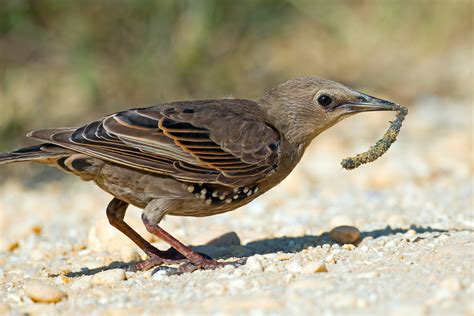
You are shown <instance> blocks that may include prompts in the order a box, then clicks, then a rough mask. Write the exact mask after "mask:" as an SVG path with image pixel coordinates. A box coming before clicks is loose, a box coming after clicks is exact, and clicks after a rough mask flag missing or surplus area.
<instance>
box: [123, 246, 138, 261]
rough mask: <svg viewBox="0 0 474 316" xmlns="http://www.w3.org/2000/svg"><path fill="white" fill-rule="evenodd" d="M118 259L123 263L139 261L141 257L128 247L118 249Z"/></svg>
mask: <svg viewBox="0 0 474 316" xmlns="http://www.w3.org/2000/svg"><path fill="white" fill-rule="evenodd" d="M120 257H121V258H122V261H123V262H125V263H129V262H136V261H140V259H141V257H140V254H139V253H138V251H137V250H136V249H135V248H133V247H130V246H123V247H122V248H120Z"/></svg>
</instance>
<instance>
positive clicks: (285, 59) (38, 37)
mask: <svg viewBox="0 0 474 316" xmlns="http://www.w3.org/2000/svg"><path fill="white" fill-rule="evenodd" d="M472 5H473V2H472V1H471V0H450V1H447V0H417V1H413V0H398V1H395V0H372V1H370V0H354V1H352V0H351V1H326V0H262V1H252V0H249V1H232V0H207V1H194V0H188V1H173V0H161V1H145V0H140V1H137V0H116V1H93V0H83V1H72V0H71V1H66V0H64V1H60V0H56V1H54V0H30V1H21V0H1V5H0V151H4V150H7V149H13V148H15V147H19V146H21V145H25V144H27V143H28V141H27V140H26V139H24V138H23V137H24V136H23V135H24V134H25V132H27V131H29V130H33V129H38V128H44V127H55V126H78V125H81V124H83V123H85V122H87V121H88V120H91V119H94V118H96V117H100V116H103V115H106V114H108V113H110V112H114V111H118V110H121V109H125V108H129V107H136V106H144V105H152V104H156V103H159V102H165V101H174V100H184V99H193V98H194V99H198V98H221V97H225V96H229V95H232V96H235V97H242V98H257V97H259V96H261V95H262V94H263V92H264V91H265V90H266V89H268V88H270V87H272V86H273V85H275V84H276V83H278V82H281V81H284V80H286V79H290V78H293V77H299V76H320V77H325V78H329V79H333V80H336V81H340V82H343V83H346V84H349V85H351V86H353V87H355V88H357V89H360V90H364V91H367V92H369V93H377V94H378V95H382V96H383V95H385V96H389V97H390V98H391V99H393V100H397V101H399V102H406V103H410V102H413V101H415V100H416V99H417V98H423V97H426V96H441V97H452V98H472V92H471V89H472V68H473V67H472V45H473V41H472V40H473V36H472V35H473V34H472V32H473V27H472V20H473V19H472V12H473V11H472Z"/></svg>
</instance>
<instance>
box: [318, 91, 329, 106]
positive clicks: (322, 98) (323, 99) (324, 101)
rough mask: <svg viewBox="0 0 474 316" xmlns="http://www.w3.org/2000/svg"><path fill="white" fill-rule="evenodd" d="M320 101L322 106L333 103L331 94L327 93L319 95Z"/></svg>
mask: <svg viewBox="0 0 474 316" xmlns="http://www.w3.org/2000/svg"><path fill="white" fill-rule="evenodd" d="M318 103H319V104H320V105H321V106H328V105H329V104H331V103H332V98H331V97H330V96H327V95H325V94H322V95H320V96H319V97H318Z"/></svg>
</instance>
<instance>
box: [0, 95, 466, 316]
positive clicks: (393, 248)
mask: <svg viewBox="0 0 474 316" xmlns="http://www.w3.org/2000/svg"><path fill="white" fill-rule="evenodd" d="M447 101H449V102H447ZM448 103H449V105H446V104H448ZM392 115H393V113H373V114H366V115H360V116H358V117H355V118H351V119H350V120H347V121H345V122H343V123H341V124H339V126H337V127H335V128H334V129H333V130H332V131H328V132H327V133H325V134H324V135H321V136H320V137H318V139H317V140H316V141H315V142H314V143H313V145H312V147H311V148H310V149H309V151H308V152H307V154H306V156H305V158H304V160H303V161H302V163H301V164H300V166H299V167H298V168H297V169H296V170H295V171H294V172H293V174H292V175H291V176H290V177H289V178H288V179H287V180H285V182H284V183H282V184H281V185H280V186H279V187H277V188H275V189H274V190H272V191H271V192H269V193H267V194H266V195H264V196H262V197H260V198H259V199H257V200H256V201H254V202H253V203H251V204H250V205H247V206H246V207H243V208H241V209H240V210H238V211H234V212H231V213H228V214H223V215H219V216H215V217H208V218H198V219H196V218H177V217H167V218H166V219H165V221H164V223H163V226H164V227H165V229H167V230H169V231H170V232H171V233H173V234H174V235H175V236H176V237H178V238H179V239H181V240H182V241H183V242H185V243H188V244H192V245H197V246H198V248H199V249H200V251H202V252H205V253H208V254H210V255H212V256H214V257H216V258H220V260H232V259H233V258H234V257H249V260H248V263H247V264H246V265H244V266H242V267H239V268H237V269H235V268H232V267H229V268H224V269H219V270H216V271H197V272H194V273H186V274H178V273H177V270H176V266H170V267H168V268H166V267H161V268H158V269H154V270H151V271H148V272H138V273H132V272H126V273H124V272H122V271H123V270H120V269H116V268H117V267H120V266H121V265H123V263H124V262H126V261H133V260H137V259H138V258H139V256H140V255H143V254H140V253H139V252H137V250H136V249H135V248H134V247H133V245H132V244H130V243H129V242H128V241H127V240H126V239H125V238H123V237H121V235H120V234H119V233H117V232H116V231H115V230H114V229H113V228H110V227H109V226H108V224H107V221H106V219H105V211H104V209H105V206H106V205H107V203H108V201H109V199H110V197H109V196H108V195H107V194H106V193H103V192H101V191H100V190H99V189H98V188H96V187H94V186H93V185H92V184H91V183H85V182H81V181H80V180H79V179H74V178H70V179H69V180H67V181H62V182H57V181H56V182H47V183H44V184H42V185H38V184H35V185H34V186H33V187H31V186H25V185H24V184H22V182H19V181H15V180H12V179H10V180H8V181H6V182H2V183H1V184H0V216H1V222H0V229H1V238H0V284H1V287H0V314H2V315H3V314H12V315H22V314H25V313H31V314H38V315H40V314H45V315H51V314H66V313H67V314H69V315H85V314H93V315H134V314H149V315H154V314H164V315H208V314H211V315H227V314H229V315H244V314H250V315H267V314H271V315H310V314H312V315H333V314H364V315H366V314H384V315H408V314H410V315H412V316H414V315H473V314H474V303H473V302H474V300H473V298H474V286H473V273H474V272H473V270H474V269H473V263H474V260H473V259H474V258H473V254H474V232H473V229H474V216H473V171H474V164H473V156H472V155H473V151H472V150H473V148H472V146H473V139H472V133H473V130H472V129H473V126H472V122H473V118H472V108H471V107H470V105H469V104H457V103H456V102H452V101H450V100H442V101H441V100H436V99H429V100H421V101H420V102H419V104H417V105H416V106H415V107H413V108H412V109H411V110H410V113H409V115H408V117H407V120H406V122H405V125H404V127H403V128H402V131H401V135H400V137H399V141H398V142H397V143H395V145H394V146H393V147H392V148H391V149H390V150H389V152H388V153H387V154H386V155H385V156H383V157H382V158H381V159H379V160H378V161H376V162H375V163H372V164H370V165H366V166H362V167H361V168H359V169H357V170H354V171H346V170H343V169H342V168H341V167H340V166H339V162H340V160H341V159H342V158H344V157H346V156H349V155H352V154H355V153H357V152H360V151H363V150H365V149H366V148H367V147H368V146H369V145H371V144H373V143H375V141H376V139H377V137H380V136H381V135H382V134H383V132H384V130H385V129H386V127H387V126H388V123H387V121H388V120H389V119H391V118H392ZM2 168H22V166H19V165H18V166H3V167H2ZM18 170H19V169H18ZM139 215H140V211H139V210H137V209H134V208H130V209H129V212H128V214H127V220H128V221H129V222H130V223H131V224H132V226H134V227H136V228H137V229H138V230H139V231H141V232H143V234H144V235H146V236H147V238H148V239H150V240H152V241H153V242H154V243H155V244H156V245H157V246H159V247H160V248H165V247H166V245H164V244H163V243H162V242H159V241H157V240H154V239H153V238H152V236H149V235H147V234H145V233H144V229H143V228H142V225H141V224H140V222H139ZM343 224H347V225H353V226H356V227H357V228H359V229H360V231H361V234H362V240H361V241H360V243H358V244H356V245H355V246H351V245H341V244H337V243H335V242H333V241H331V239H330V238H329V237H328V232H329V231H330V230H331V229H332V228H333V227H335V226H338V225H343ZM230 232H233V233H231V234H227V233H230ZM216 238H217V239H216ZM212 240H213V241H212ZM210 241H212V242H210ZM313 264H314V265H321V264H324V265H325V266H326V268H327V270H328V272H320V273H313V272H312V271H311V270H309V268H308V265H309V266H311V265H313ZM114 268H115V269H114ZM104 269H112V270H108V271H109V272H110V273H108V274H107V273H106V274H105V275H104V273H100V271H102V270H104ZM32 281H40V282H42V284H45V285H50V286H53V287H54V288H56V289H58V290H61V291H62V292H58V293H56V296H57V300H60V301H59V302H58V303H56V304H43V303H35V302H33V300H32V299H31V297H34V295H35V294H34V293H33V294H31V293H30V292H31V291H34V289H32V288H34V286H33V285H31V284H32V283H31V282H32ZM37 287H38V286H37ZM39 287H40V289H39V290H37V291H39V294H37V295H39V296H47V295H53V296H54V295H55V293H54V291H53V294H51V291H52V290H51V289H50V290H49V291H50V292H48V291H47V288H45V287H44V285H40V286H39ZM28 293H30V294H28ZM48 293H49V294H48ZM43 298H44V297H43Z"/></svg>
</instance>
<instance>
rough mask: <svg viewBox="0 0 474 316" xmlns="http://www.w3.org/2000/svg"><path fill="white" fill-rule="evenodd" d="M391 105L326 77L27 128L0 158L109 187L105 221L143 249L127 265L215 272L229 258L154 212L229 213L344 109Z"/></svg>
mask: <svg viewBox="0 0 474 316" xmlns="http://www.w3.org/2000/svg"><path fill="white" fill-rule="evenodd" d="M394 106H395V103H392V102H388V101H385V100H382V99H378V98H375V97H372V96H369V95H367V94H364V93H360V92H357V91H354V90H352V89H350V88H348V87H345V86H344V85H342V84H339V83H336V82H333V81H329V80H324V79H319V78H298V79H293V80H289V81H287V82H285V83H282V84H280V85H278V86H276V87H274V88H273V89H271V90H270V91H268V92H267V93H266V94H265V95H264V96H263V97H262V98H261V99H259V100H257V101H251V100H245V99H218V100H201V101H181V102H171V103H165V104H160V105H156V106H152V107H145V108H137V109H130V110H126V111H122V112H117V113H114V114H111V115H108V116H106V117H104V118H101V119H99V120H97V121H94V122H91V123H89V124H87V125H85V126H82V127H79V128H53V129H43V130H38V131H34V132H31V133H29V134H28V136H29V137H32V138H35V139H37V140H40V141H43V142H44V143H43V144H40V145H38V146H33V147H27V148H22V149H18V150H15V151H12V152H9V153H5V154H0V164H3V163H11V162H20V161H35V162H39V163H43V164H48V165H52V166H56V167H58V168H59V169H61V170H62V171H65V172H68V173H72V174H74V175H77V176H79V177H81V178H82V179H83V180H86V181H94V182H95V183H96V184H97V185H98V186H99V187H100V188H102V189H103V190H104V191H106V192H109V193H110V194H112V195H113V196H114V198H113V199H112V201H111V202H110V203H109V205H108V207H107V211H106V213H107V217H108V219H109V222H110V224H111V225H112V226H114V227H115V228H117V229H118V230H120V231H121V232H122V233H124V234H125V235H127V236H128V237H129V238H130V239H131V240H133V241H134V242H135V243H136V244H137V246H139V247H140V248H141V249H142V250H143V251H144V252H145V253H146V254H147V256H148V259H146V260H145V261H143V262H140V263H136V264H134V265H132V266H131V269H133V270H145V269H149V268H151V267H153V266H156V265H161V264H163V263H168V262H169V263H174V262H185V264H184V265H183V266H182V270H184V271H193V270H195V269H214V268H216V267H218V266H222V265H225V264H231V263H229V262H218V261H215V260H212V259H211V258H209V257H207V256H205V255H203V254H200V253H197V252H195V251H193V250H192V249H190V248H189V247H187V246H185V245H184V244H182V243H181V242H179V241H178V240H177V239H175V238H174V237H173V236H171V235H170V234H169V233H167V232H166V231H164V230H163V229H162V228H161V227H160V226H159V225H158V224H159V223H160V220H161V219H162V218H163V216H165V215H179V216H209V215H215V214H219V213H223V212H228V211H232V210H235V209H236V208H238V207H240V206H242V205H244V204H247V203H249V202H250V201H252V200H253V199H255V198H256V197H258V196H260V195H261V194H263V193H265V192H266V191H268V190H270V189H271V188H272V187H274V186H275V185H277V184H278V183H280V182H281V181H282V180H283V179H284V178H285V177H286V176H288V174H289V173H290V172H291V171H292V170H293V168H294V167H295V166H296V165H297V163H298V162H299V161H300V159H301V157H302V156H303V153H304V151H305V149H306V148H307V147H308V145H309V144H310V143H311V141H312V140H313V139H314V138H315V137H316V136H317V135H319V134H320V133H321V132H323V131H324V130H326V129H328V128H330V127H331V126H333V125H334V124H336V123H337V122H339V121H341V120H342V119H344V118H346V117H349V116H351V115H353V114H356V113H360V112H366V111H386V110H394ZM129 204H132V205H135V206H137V207H139V208H142V209H144V210H143V213H142V220H143V223H144V224H145V227H146V229H147V230H148V231H149V232H150V233H152V234H155V235H156V236H158V237H159V238H160V239H162V240H163V241H165V242H167V243H168V244H169V245H170V246H171V248H170V249H169V250H167V251H162V250H159V249H157V248H155V247H154V246H152V245H151V244H150V243H148V242H147V241H146V240H145V239H143V238H142V237H141V236H140V235H139V234H138V233H137V232H135V231H134V230H133V229H132V228H131V227H130V226H129V225H128V224H127V223H125V222H124V220H123V218H124V215H125V211H126V209H127V206H128V205H129Z"/></svg>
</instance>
